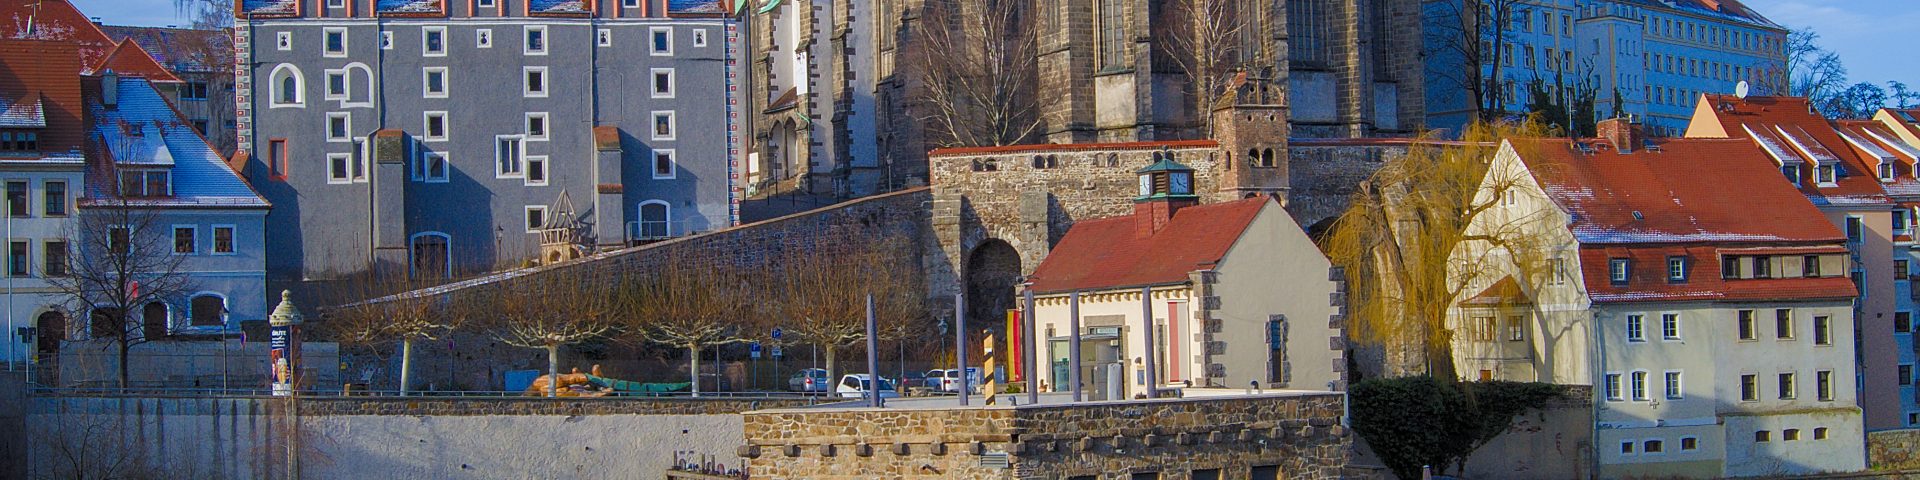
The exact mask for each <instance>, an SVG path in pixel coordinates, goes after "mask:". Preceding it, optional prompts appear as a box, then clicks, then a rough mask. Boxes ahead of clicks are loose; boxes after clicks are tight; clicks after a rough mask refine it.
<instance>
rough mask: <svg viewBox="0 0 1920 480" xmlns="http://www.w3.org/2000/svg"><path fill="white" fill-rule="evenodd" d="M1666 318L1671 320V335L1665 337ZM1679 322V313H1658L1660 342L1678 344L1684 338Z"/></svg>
mask: <svg viewBox="0 0 1920 480" xmlns="http://www.w3.org/2000/svg"><path fill="white" fill-rule="evenodd" d="M1668 317H1672V318H1673V335H1667V318H1668ZM1680 320H1681V317H1680V312H1661V313H1660V340H1661V341H1665V342H1678V341H1680V340H1681V339H1682V338H1685V337H1684V333H1685V331H1684V330H1682V329H1681V327H1680Z"/></svg>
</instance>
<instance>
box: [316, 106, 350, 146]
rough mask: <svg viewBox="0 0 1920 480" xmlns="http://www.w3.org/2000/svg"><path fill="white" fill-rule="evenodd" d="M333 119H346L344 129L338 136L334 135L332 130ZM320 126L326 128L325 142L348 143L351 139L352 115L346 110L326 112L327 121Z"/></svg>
mask: <svg viewBox="0 0 1920 480" xmlns="http://www.w3.org/2000/svg"><path fill="white" fill-rule="evenodd" d="M334 119H341V120H346V121H347V125H346V127H345V128H346V131H345V132H340V133H341V135H339V136H335V135H334V132H333V120H334ZM322 128H325V129H326V130H327V143H348V142H352V141H353V115H351V114H348V113H347V112H327V123H326V125H325V126H324V127H322Z"/></svg>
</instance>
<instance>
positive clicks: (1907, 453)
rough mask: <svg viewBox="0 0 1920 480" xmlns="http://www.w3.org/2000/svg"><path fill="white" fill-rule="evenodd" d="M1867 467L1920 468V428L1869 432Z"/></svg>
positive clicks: (1888, 468) (1879, 468)
mask: <svg viewBox="0 0 1920 480" xmlns="http://www.w3.org/2000/svg"><path fill="white" fill-rule="evenodd" d="M1867 468H1870V469H1873V470H1912V469H1920V429H1902V430H1881V431H1877V432H1867Z"/></svg>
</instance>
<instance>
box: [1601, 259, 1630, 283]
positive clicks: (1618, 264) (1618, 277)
mask: <svg viewBox="0 0 1920 480" xmlns="http://www.w3.org/2000/svg"><path fill="white" fill-rule="evenodd" d="M1632 269H1633V263H1632V262H1631V261H1630V260H1627V259H1625V258H1615V259H1611V260H1608V261H1607V279H1608V280H1610V281H1612V282H1613V284H1614V285H1626V284H1627V274H1628V273H1630V272H1631V271H1632Z"/></svg>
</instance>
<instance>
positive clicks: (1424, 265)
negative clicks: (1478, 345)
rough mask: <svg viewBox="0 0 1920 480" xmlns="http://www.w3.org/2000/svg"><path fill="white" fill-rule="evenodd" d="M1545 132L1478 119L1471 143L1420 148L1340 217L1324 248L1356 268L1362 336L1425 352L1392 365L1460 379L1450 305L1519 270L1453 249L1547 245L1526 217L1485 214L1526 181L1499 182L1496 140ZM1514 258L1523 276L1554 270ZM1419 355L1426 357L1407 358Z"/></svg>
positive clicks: (1353, 305) (1353, 309) (1385, 170)
mask: <svg viewBox="0 0 1920 480" xmlns="http://www.w3.org/2000/svg"><path fill="white" fill-rule="evenodd" d="M1543 134H1544V131H1543V130H1542V128H1541V127H1540V126H1538V125H1537V124H1532V123H1528V124H1524V125H1517V126H1508V125H1499V126H1492V127H1489V126H1485V125H1479V124H1476V125H1472V126H1470V127H1469V128H1468V130H1467V132H1466V134H1465V135H1464V136H1463V140H1465V142H1463V143H1462V144H1461V145H1458V146H1446V147H1432V146H1416V147H1414V148H1412V149H1410V150H1409V151H1408V153H1407V155H1406V156H1404V157H1402V158H1400V159H1396V160H1394V161H1391V162H1389V163H1388V164H1387V165H1386V166H1384V167H1382V168H1381V169H1380V170H1379V171H1377V172H1375V173H1374V175H1373V177H1372V178H1370V179H1368V180H1367V181H1366V182H1363V183H1362V184H1361V187H1360V189H1359V191H1357V192H1355V193H1354V195H1353V205H1352V207H1350V208H1349V209H1348V210H1347V212H1346V213H1344V214H1342V215H1341V216H1340V218H1339V220H1337V221H1336V223H1335V224H1334V229H1333V231H1332V233H1331V234H1330V235H1329V237H1328V238H1327V239H1326V240H1325V245H1324V246H1323V248H1325V249H1326V250H1327V252H1328V256H1329V257H1332V259H1333V261H1334V263H1335V264H1337V265H1340V266H1341V267H1343V268H1344V269H1345V270H1346V276H1347V281H1348V284H1349V285H1348V292H1349V293H1348V297H1347V298H1348V300H1347V301H1348V309H1349V312H1350V313H1349V315H1350V318H1352V319H1353V320H1354V323H1353V325H1354V330H1355V334H1356V335H1357V336H1358V337H1359V339H1360V340H1362V341H1367V342H1370V343H1376V344H1381V345H1385V346H1387V347H1388V349H1389V350H1404V351H1401V352H1397V353H1404V354H1407V355H1409V356H1415V357H1419V358H1409V359H1402V360H1401V361H1400V362H1399V363H1401V364H1403V366H1405V367H1408V368H1407V370H1408V371H1400V372H1391V373H1401V374H1406V373H1415V371H1417V370H1422V369H1423V370H1425V373H1429V374H1431V375H1433V376H1435V377H1438V378H1449V379H1451V378H1456V376H1455V367H1454V364H1453V341H1454V333H1455V332H1454V331H1453V328H1452V326H1450V325H1449V324H1448V317H1447V314H1448V312H1449V311H1450V309H1451V308H1453V306H1454V304H1455V302H1457V301H1458V300H1460V299H1461V298H1462V294H1463V293H1467V292H1466V290H1467V289H1468V288H1470V287H1472V286H1476V285H1480V284H1482V283H1480V280H1481V279H1482V278H1483V277H1484V276H1486V275H1490V274H1492V273H1491V272H1495V271H1506V269H1508V268H1512V267H1511V266H1510V265H1507V264H1502V263H1497V262H1495V261H1494V260H1492V259H1484V258H1479V259H1476V258H1468V259H1466V260H1467V261H1465V262H1456V261H1454V260H1458V259H1452V258H1451V257H1452V256H1453V255H1454V254H1455V252H1456V251H1458V249H1459V248H1461V246H1462V245H1465V244H1468V243H1471V242H1487V243H1491V244H1494V245H1495V246H1497V247H1499V248H1504V249H1507V250H1510V251H1514V252H1523V253H1526V252H1538V251H1540V246H1539V245H1537V243H1539V236H1538V235H1536V234H1534V233H1532V232H1531V231H1529V230H1528V229H1526V228H1522V227H1524V226H1526V224H1525V221H1526V220H1525V219H1495V218H1482V217H1483V214H1484V213H1486V212H1488V211H1489V210H1492V209H1494V208H1495V207H1496V206H1498V205H1499V203H1500V202H1499V199H1501V198H1504V197H1505V196H1506V195H1507V194H1508V192H1510V191H1512V190H1514V189H1516V188H1520V187H1521V186H1522V185H1524V183H1522V182H1523V180H1522V179H1519V178H1513V177H1501V178H1496V179H1492V180H1489V177H1488V175H1487V171H1488V168H1487V167H1488V165H1489V161H1490V159H1491V158H1492V157H1493V154H1494V151H1495V145H1496V144H1495V143H1493V142H1497V141H1499V139H1504V138H1539V137H1540V136H1542V135H1543ZM1483 192H1484V193H1483ZM1501 220H1505V221H1506V223H1503V222H1501ZM1476 223H1478V225H1476ZM1470 225H1471V226H1474V227H1475V228H1474V229H1473V231H1469V228H1468V227H1469V226H1470ZM1514 263H1519V264H1520V265H1519V266H1518V269H1519V270H1520V271H1521V272H1522V273H1523V275H1522V277H1523V279H1524V278H1525V277H1527V276H1529V275H1531V276H1533V277H1538V278H1544V277H1541V276H1540V275H1539V274H1540V272H1542V271H1544V270H1546V269H1547V266H1546V263H1547V261H1546V260H1544V259H1537V258H1531V257H1529V258H1522V259H1517V260H1516V261H1515V262H1514ZM1389 355H1390V356H1391V355H1393V353H1390V354H1389ZM1389 363H1395V362H1393V361H1391V359H1390V362H1389ZM1413 363H1419V364H1422V365H1418V366H1415V365H1405V364H1413Z"/></svg>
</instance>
